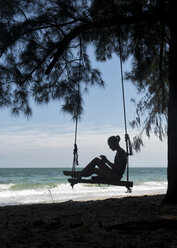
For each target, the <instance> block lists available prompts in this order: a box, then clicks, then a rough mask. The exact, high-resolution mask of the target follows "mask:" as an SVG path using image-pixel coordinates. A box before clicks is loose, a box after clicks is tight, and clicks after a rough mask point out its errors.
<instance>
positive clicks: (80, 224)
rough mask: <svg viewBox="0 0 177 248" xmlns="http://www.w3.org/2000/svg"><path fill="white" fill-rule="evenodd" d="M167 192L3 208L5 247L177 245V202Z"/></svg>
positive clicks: (0, 236)
mask: <svg viewBox="0 0 177 248" xmlns="http://www.w3.org/2000/svg"><path fill="white" fill-rule="evenodd" d="M162 199H163V195H157V196H141V197H124V198H111V199H105V200H96V201H83V202H81V201H80V202H74V201H68V202H64V203H55V204H33V205H20V206H6V207H1V208H0V247H1V248H21V247H23V248H26V247H28V248H30V247H31V248H32V247H33V248H34V247H41V248H45V247H46V248H49V247H56V248H57V247H77V248H79V247H83V248H87V247H94V248H96V247H99V248H100V247H102V248H103V247H104V248H106V247H161V248H163V247H164V248H167V247H168V248H170V247H177V206H171V205H162V204H161V201H162Z"/></svg>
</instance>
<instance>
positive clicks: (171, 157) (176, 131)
mask: <svg viewBox="0 0 177 248" xmlns="http://www.w3.org/2000/svg"><path fill="white" fill-rule="evenodd" d="M171 2H173V3H174V1H173V0H172V1H171ZM172 9H173V8H172ZM172 12H173V10H172ZM173 13H174V12H173ZM175 15H176V14H175ZM175 18H176V17H175ZM169 28H170V35H171V41H170V51H169V84H170V86H169V103H168V169H167V177H168V188H167V193H166V196H165V199H164V202H165V203H177V23H176V20H174V19H171V21H170V23H169Z"/></svg>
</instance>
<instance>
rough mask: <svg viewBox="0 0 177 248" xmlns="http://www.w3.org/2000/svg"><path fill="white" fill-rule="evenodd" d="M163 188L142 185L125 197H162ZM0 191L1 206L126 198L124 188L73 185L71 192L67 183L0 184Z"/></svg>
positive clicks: (162, 184)
mask: <svg viewBox="0 0 177 248" xmlns="http://www.w3.org/2000/svg"><path fill="white" fill-rule="evenodd" d="M166 187H167V183H166V182H144V183H142V184H139V185H135V186H134V187H133V190H132V194H128V196H137V195H144V194H162V193H165V191H166ZM0 191H1V192H0V205H1V206H5V205H19V204H35V203H51V202H64V201H68V200H89V199H102V198H111V197H123V196H127V193H126V192H127V189H126V188H125V187H119V186H111V185H110V186H106V185H101V186H99V187H98V185H95V186H94V185H89V184H76V185H75V186H74V188H72V187H71V186H70V184H69V183H60V184H57V183H48V184H7V185H6V184H1V185H0Z"/></svg>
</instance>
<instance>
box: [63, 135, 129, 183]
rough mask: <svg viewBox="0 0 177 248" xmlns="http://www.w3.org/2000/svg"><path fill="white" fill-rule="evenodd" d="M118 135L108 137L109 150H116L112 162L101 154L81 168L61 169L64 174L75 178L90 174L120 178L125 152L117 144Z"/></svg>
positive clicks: (124, 162) (123, 168)
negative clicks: (76, 169)
mask: <svg viewBox="0 0 177 248" xmlns="http://www.w3.org/2000/svg"><path fill="white" fill-rule="evenodd" d="M119 142H120V136H119V135H118V136H111V137H109V139H108V145H109V147H110V149H111V150H113V151H117V153H116V156H115V159H114V163H111V162H110V161H109V160H108V159H107V158H106V156H104V155H101V156H100V158H98V157H96V158H94V159H93V160H92V161H91V162H90V163H89V164H88V165H87V166H86V167H85V168H84V169H83V170H81V171H79V172H75V174H74V175H73V172H72V171H63V173H64V175H65V176H72V175H73V176H74V177H76V178H81V177H89V176H91V175H92V174H97V175H98V176H101V177H104V178H106V179H118V180H120V179H121V178H122V176H123V174H124V171H125V168H126V163H127V154H126V152H125V151H124V149H122V148H121V147H120V145H119Z"/></svg>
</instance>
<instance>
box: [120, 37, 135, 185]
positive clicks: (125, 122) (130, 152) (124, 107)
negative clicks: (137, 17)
mask: <svg viewBox="0 0 177 248" xmlns="http://www.w3.org/2000/svg"><path fill="white" fill-rule="evenodd" d="M119 58H120V72H121V84H122V101H123V112H124V127H125V143H126V152H127V182H128V181H129V155H132V147H131V142H130V137H129V135H128V131H127V116H126V103H125V87H124V77H123V66H122V64H123V62H122V47H121V40H120V35H119Z"/></svg>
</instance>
